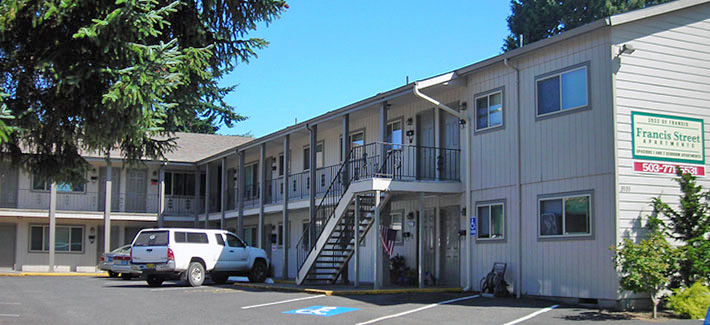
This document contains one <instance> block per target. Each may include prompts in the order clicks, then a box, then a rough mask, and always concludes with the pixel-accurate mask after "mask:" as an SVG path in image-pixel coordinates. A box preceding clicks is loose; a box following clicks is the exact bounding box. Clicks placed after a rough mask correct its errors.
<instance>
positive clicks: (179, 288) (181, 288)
mask: <svg viewBox="0 0 710 325" xmlns="http://www.w3.org/2000/svg"><path fill="white" fill-rule="evenodd" d="M192 289H204V288H202V287H167V288H158V289H150V291H169V290H192Z"/></svg>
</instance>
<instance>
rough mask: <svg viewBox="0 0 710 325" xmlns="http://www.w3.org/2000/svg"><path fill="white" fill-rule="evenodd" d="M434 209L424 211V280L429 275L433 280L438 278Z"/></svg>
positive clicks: (422, 221)
mask: <svg viewBox="0 0 710 325" xmlns="http://www.w3.org/2000/svg"><path fill="white" fill-rule="evenodd" d="M434 212H435V210H434V209H427V210H424V213H423V216H422V217H421V218H422V220H421V223H422V227H424V234H423V236H422V240H423V241H424V242H423V245H422V247H423V248H424V249H423V252H422V256H423V258H424V260H423V261H422V272H423V273H422V274H423V275H424V278H425V279H426V278H427V274H429V275H431V277H433V278H435V279H436V278H438V276H439V275H438V274H436V215H435V213H434Z"/></svg>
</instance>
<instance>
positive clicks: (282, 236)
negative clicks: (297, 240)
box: [277, 222, 291, 247]
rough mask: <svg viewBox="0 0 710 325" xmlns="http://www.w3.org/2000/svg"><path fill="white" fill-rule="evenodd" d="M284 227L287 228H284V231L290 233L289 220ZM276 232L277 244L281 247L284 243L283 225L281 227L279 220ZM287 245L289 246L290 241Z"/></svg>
mask: <svg viewBox="0 0 710 325" xmlns="http://www.w3.org/2000/svg"><path fill="white" fill-rule="evenodd" d="M286 228H288V229H286V232H288V233H291V222H289V223H288V225H286ZM277 232H278V236H279V239H278V245H279V247H283V245H284V227H283V222H280V223H279V226H278V230H277ZM288 247H291V243H290V242H289V243H288Z"/></svg>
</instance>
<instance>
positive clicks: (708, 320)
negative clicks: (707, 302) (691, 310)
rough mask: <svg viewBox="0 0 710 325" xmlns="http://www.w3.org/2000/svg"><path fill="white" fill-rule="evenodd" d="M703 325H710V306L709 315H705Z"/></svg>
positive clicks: (709, 307)
mask: <svg viewBox="0 0 710 325" xmlns="http://www.w3.org/2000/svg"><path fill="white" fill-rule="evenodd" d="M703 325H710V306H708V313H707V314H705V321H704V322H703Z"/></svg>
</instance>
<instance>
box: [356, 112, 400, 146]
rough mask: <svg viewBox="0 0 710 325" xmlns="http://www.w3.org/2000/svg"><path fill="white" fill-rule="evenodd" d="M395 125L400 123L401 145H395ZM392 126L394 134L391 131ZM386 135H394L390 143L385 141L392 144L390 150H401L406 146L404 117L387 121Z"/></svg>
mask: <svg viewBox="0 0 710 325" xmlns="http://www.w3.org/2000/svg"><path fill="white" fill-rule="evenodd" d="M395 123H399V131H400V137H399V143H395V142H394V141H393V139H394V124H395ZM390 126H392V132H390V131H389V130H390ZM385 133H386V135H387V136H388V137H389V136H390V133H392V139H389V141H385V142H387V143H389V144H390V145H389V146H388V147H390V149H394V150H401V149H402V147H403V146H404V133H405V131H404V116H399V117H396V118H393V119H391V120H389V121H387V126H385ZM363 139H364V134H363Z"/></svg>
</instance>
